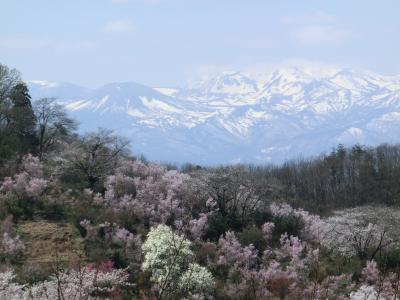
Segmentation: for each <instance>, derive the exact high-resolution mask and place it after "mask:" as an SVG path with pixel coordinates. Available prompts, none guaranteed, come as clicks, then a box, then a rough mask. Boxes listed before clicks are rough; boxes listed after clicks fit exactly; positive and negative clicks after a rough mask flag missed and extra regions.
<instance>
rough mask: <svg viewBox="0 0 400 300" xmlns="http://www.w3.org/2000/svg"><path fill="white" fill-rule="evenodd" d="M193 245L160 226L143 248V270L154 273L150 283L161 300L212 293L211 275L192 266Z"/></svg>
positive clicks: (204, 269)
mask: <svg viewBox="0 0 400 300" xmlns="http://www.w3.org/2000/svg"><path fill="white" fill-rule="evenodd" d="M191 245H192V244H191V242H190V241H189V240H187V239H185V238H184V237H183V236H182V235H179V234H176V233H174V232H173V231H172V230H171V229H170V228H169V227H168V226H166V225H158V226H157V227H154V228H152V229H151V230H150V232H149V234H148V236H147V240H146V242H145V243H144V244H143V246H142V250H143V253H144V261H143V264H142V268H143V270H144V271H149V272H151V281H152V282H153V283H154V284H155V289H156V290H157V291H158V292H157V293H158V296H159V298H161V297H162V295H163V294H169V295H175V296H176V295H180V296H185V295H187V294H188V293H194V294H207V293H209V292H210V291H211V290H212V289H213V285H214V283H213V277H212V275H211V273H210V272H209V271H208V270H207V269H206V268H204V267H201V266H199V265H198V264H196V263H193V259H194V254H193V252H192V250H191V249H190V247H191Z"/></svg>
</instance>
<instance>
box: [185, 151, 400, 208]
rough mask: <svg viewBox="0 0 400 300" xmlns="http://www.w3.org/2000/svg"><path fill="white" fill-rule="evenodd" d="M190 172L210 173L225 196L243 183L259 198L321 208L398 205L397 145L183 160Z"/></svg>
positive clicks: (399, 168)
mask: <svg viewBox="0 0 400 300" xmlns="http://www.w3.org/2000/svg"><path fill="white" fill-rule="evenodd" d="M182 171H183V172H186V173H188V174H191V175H192V176H193V177H201V176H204V174H207V173H209V174H214V175H213V176H211V177H212V178H214V186H216V187H218V188H219V189H221V187H225V188H222V192H221V193H222V194H224V195H225V196H224V197H229V196H227V195H229V193H230V192H233V191H234V190H235V187H239V186H240V185H244V186H246V187H248V188H250V189H252V190H254V193H255V194H257V195H259V196H260V198H262V199H263V201H268V202H271V201H281V200H283V201H285V202H288V203H291V204H292V205H294V206H296V207H303V208H306V209H307V210H310V211H313V212H318V213H324V212H328V211H330V210H332V209H341V208H346V207H355V206H359V205H364V204H374V203H375V204H385V205H398V204H400V145H389V144H383V145H380V146H377V147H367V146H362V145H355V146H353V147H350V148H345V147H344V146H343V145H338V146H337V147H336V148H335V149H333V150H332V151H331V153H329V154H325V155H320V156H319V157H316V158H310V159H302V160H292V161H288V162H285V163H283V164H281V165H267V166H255V165H236V166H223V167H214V168H206V167H201V166H196V165H191V164H187V165H184V166H183V167H182Z"/></svg>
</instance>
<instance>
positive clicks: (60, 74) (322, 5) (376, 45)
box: [0, 0, 400, 87]
mask: <svg viewBox="0 0 400 300" xmlns="http://www.w3.org/2000/svg"><path fill="white" fill-rule="evenodd" d="M0 11H1V17H0V62H1V63H3V64H7V65H9V66H12V67H15V68H17V69H19V70H20V71H21V72H22V73H23V77H24V78H25V79H47V80H56V81H68V82H73V83H78V84H82V85H86V86H91V87H95V86H98V85H101V84H104V83H107V82H115V81H136V82H140V83H143V84H147V85H152V86H183V85H185V84H186V82H187V81H188V79H190V78H194V77H197V76H200V75H204V74H207V73H210V72H215V71H216V70H223V69H238V70H248V69H253V68H259V69H260V68H261V69H262V68H265V69H267V68H269V67H272V66H278V65H280V64H287V63H288V62H290V63H292V62H296V63H299V62H301V63H303V64H308V63H313V64H327V65H330V64H333V65H343V66H348V67H356V68H365V69H370V70H372V71H376V72H380V73H383V74H400V17H399V15H400V1H399V0H381V1H378V0H376V1H368V0H331V1H323V0H315V1H306V0H291V1H289V0H286V1H285V0H279V1H278V0H276V1H272V0H271V1H269V0H79V1H78V0H68V1H67V0H34V1H33V0H25V1H22V0H0Z"/></svg>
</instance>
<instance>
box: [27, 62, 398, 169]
mask: <svg viewBox="0 0 400 300" xmlns="http://www.w3.org/2000/svg"><path fill="white" fill-rule="evenodd" d="M28 85H29V89H30V92H31V95H32V98H33V99H34V100H35V99H39V98H43V97H55V98H57V99H58V101H59V103H60V104H62V105H64V106H65V108H66V109H67V110H68V111H69V112H70V114H71V115H72V116H73V117H74V118H76V119H77V120H78V121H79V122H80V123H81V126H80V128H81V130H82V131H83V132H85V131H92V130H95V129H96V128H98V127H104V128H110V129H113V130H115V132H116V133H117V134H119V135H122V136H126V137H128V138H129V139H130V140H131V147H132V151H133V153H135V154H139V153H141V154H144V155H145V156H146V157H147V158H149V159H151V160H156V161H168V162H176V163H184V162H192V163H198V164H205V165H211V164H225V163H257V164H260V163H261V164H263V163H281V162H283V161H284V160H286V159H292V158H298V157H309V156H313V155H317V154H319V153H323V152H328V151H330V150H331V149H332V148H333V147H334V146H336V145H338V144H339V143H341V144H344V145H347V146H350V145H353V144H356V143H360V144H365V145H376V144H379V143H398V142H399V137H400V76H384V75H379V74H376V73H373V72H369V71H364V70H352V69H332V70H322V71H321V70H310V69H306V68H282V69H277V70H274V71H270V72H265V73H259V74H248V73H245V72H222V73H220V74H217V75H216V76H213V77H212V78H209V79H206V80H202V81H199V82H196V83H194V84H192V85H190V86H187V87H184V88H170V87H162V88H160V87H148V86H144V85H141V84H138V83H133V82H125V83H110V84H107V85H104V86H102V87H99V88H96V89H89V88H85V87H81V86H79V85H74V84H71V83H61V82H49V81H39V80H33V81H29V82H28Z"/></svg>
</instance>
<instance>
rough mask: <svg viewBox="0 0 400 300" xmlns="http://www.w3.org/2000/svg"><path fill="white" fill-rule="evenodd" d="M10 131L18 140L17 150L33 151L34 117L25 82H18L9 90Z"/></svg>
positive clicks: (21, 152)
mask: <svg viewBox="0 0 400 300" xmlns="http://www.w3.org/2000/svg"><path fill="white" fill-rule="evenodd" d="M10 98H11V102H12V108H11V110H10V132H11V134H13V135H15V136H16V137H17V140H18V142H19V145H18V146H19V149H18V152H19V153H20V154H26V153H27V152H34V147H35V145H36V144H37V142H36V137H35V126H36V117H35V114H34V112H33V109H32V104H31V96H30V95H29V90H28V87H27V86H26V85H25V83H22V82H21V83H18V84H17V85H16V86H15V87H14V88H13V89H12V91H11V96H10Z"/></svg>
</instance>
